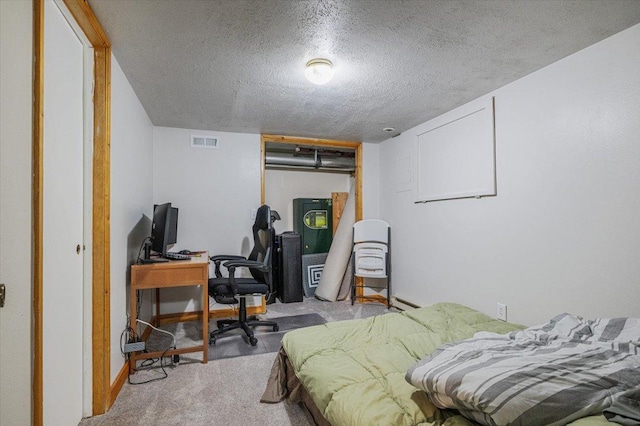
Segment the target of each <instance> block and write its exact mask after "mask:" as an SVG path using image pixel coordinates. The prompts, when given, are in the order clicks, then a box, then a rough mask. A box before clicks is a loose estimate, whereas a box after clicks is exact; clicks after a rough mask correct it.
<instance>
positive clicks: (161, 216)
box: [151, 203, 178, 256]
mask: <svg viewBox="0 0 640 426" xmlns="http://www.w3.org/2000/svg"><path fill="white" fill-rule="evenodd" d="M177 237H178V209H177V208H176V207H171V203H165V204H157V205H154V207H153V222H152V223H151V250H152V251H154V252H156V253H158V254H160V255H162V256H164V255H165V254H167V247H168V246H169V245H172V244H175V243H176V242H177Z"/></svg>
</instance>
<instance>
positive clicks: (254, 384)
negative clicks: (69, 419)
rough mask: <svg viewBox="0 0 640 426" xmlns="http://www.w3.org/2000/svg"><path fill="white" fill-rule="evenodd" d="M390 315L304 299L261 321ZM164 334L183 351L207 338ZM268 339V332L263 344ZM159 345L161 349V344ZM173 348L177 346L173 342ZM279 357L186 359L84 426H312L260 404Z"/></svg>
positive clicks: (281, 408)
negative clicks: (310, 316) (311, 316)
mask: <svg viewBox="0 0 640 426" xmlns="http://www.w3.org/2000/svg"><path fill="white" fill-rule="evenodd" d="M391 311H393V309H392V310H391ZM388 312H390V311H389V310H388V309H386V306H384V305H382V304H377V303H374V304H356V305H355V306H352V305H351V302H348V301H347V302H323V301H320V300H317V299H314V298H307V297H305V298H304V301H303V302H299V303H275V304H272V305H267V313H266V314H264V315H260V318H264V319H274V318H278V317H286V316H298V315H304V314H308V313H315V314H318V315H320V316H321V317H322V318H324V319H325V320H326V321H327V322H332V321H340V320H350V319H359V318H366V317H370V316H373V315H380V314H386V313H388ZM283 325H284V324H283ZM285 326H286V325H285ZM211 327H215V321H211V323H210V329H211ZM162 328H163V329H166V330H168V331H171V332H172V333H176V334H177V335H178V336H177V337H178V347H181V346H182V344H185V345H191V344H192V343H193V342H195V343H197V342H198V341H201V340H200V339H201V338H202V328H201V324H199V323H198V322H196V321H191V322H186V323H178V324H167V325H166V326H164V325H163V326H162ZM154 333H155V332H154ZM268 334H269V329H268V328H266V329H265V333H264V334H261V335H260V336H258V341H259V342H260V341H261V340H262V337H263V336H264V335H268ZM238 337H239V336H238ZM157 341H158V342H161V343H162V339H160V338H159V339H157ZM148 343H150V342H148ZM168 343H172V342H171V339H169V342H168ZM243 344H245V343H244V342H243ZM166 345H167V341H166V340H165V341H164V343H162V344H161V347H160V348H159V349H162V350H164V349H163V346H164V348H166ZM245 345H246V346H250V345H248V344H245ZM209 349H210V353H211V352H212V351H214V350H215V349H217V348H216V347H215V346H210V347H209ZM275 357H276V354H275V353H262V354H259V355H253V356H235V357H231V358H224V359H216V360H213V361H209V363H207V364H202V363H201V362H202V354H201V353H200V352H197V353H193V354H184V355H183V356H181V357H180V363H179V364H178V365H177V366H175V367H167V369H166V370H167V378H166V379H164V380H159V381H156V382H152V383H148V384H145V385H138V386H133V385H130V384H128V383H126V384H125V385H124V386H123V388H122V390H121V391H120V394H119V395H118V398H117V399H116V401H115V403H114V405H113V406H112V407H111V409H110V410H109V411H108V412H107V413H105V414H103V415H100V416H94V417H90V418H87V419H83V420H82V421H81V422H80V426H96V425H99V426H120V425H122V426H147V425H154V426H175V425H181V426H205V425H206V426H209V425H225V426H252V425H259V426H313V425H314V424H315V423H314V422H313V419H312V418H311V416H310V415H309V413H308V412H307V411H306V409H305V408H304V407H303V406H302V405H301V404H291V403H289V402H287V401H283V402H281V403H279V404H261V403H260V397H261V396H262V392H263V391H264V388H265V386H266V384H267V378H268V377H269V372H270V371H271V366H272V365H273V361H274V359H275ZM123 362H124V360H123ZM113 375H114V374H113V372H112V376H113ZM158 375H160V372H158V370H157V369H155V370H149V371H142V372H139V373H137V374H136V375H135V376H136V377H132V380H135V381H142V380H145V379H151V378H154V377H157V376H158Z"/></svg>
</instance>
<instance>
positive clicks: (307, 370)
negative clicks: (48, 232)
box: [262, 303, 640, 426]
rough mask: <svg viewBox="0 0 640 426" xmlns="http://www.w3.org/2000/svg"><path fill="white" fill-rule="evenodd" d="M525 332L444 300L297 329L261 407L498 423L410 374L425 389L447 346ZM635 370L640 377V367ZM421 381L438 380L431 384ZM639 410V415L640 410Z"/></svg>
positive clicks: (328, 417) (366, 421) (353, 421)
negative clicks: (294, 405)
mask: <svg viewBox="0 0 640 426" xmlns="http://www.w3.org/2000/svg"><path fill="white" fill-rule="evenodd" d="M523 329H524V328H523V327H522V326H519V325H516V324H511V323H507V322H503V321H498V320H494V319H492V318H490V317H488V316H486V315H484V314H481V313H479V312H477V311H475V310H473V309H470V308H468V307H465V306H462V305H458V304H453V303H440V304H436V305H432V306H430V307H425V308H420V309H415V310H410V311H405V312H402V313H389V314H385V315H379V316H376V317H371V318H367V319H361V320H349V321H339V322H333V323H328V324H324V325H321V326H314V327H309V328H305V329H299V330H294V331H291V332H289V333H287V334H285V336H284V337H283V340H282V347H281V349H280V352H279V353H278V355H277V357H276V359H275V361H274V364H273V367H272V371H271V375H270V377H269V380H268V384H267V387H266V390H265V392H264V394H263V397H262V402H270V403H277V402H279V401H282V400H284V399H285V398H286V399H288V400H289V401H291V402H303V403H304V404H305V406H306V407H307V408H308V409H309V411H310V413H311V415H312V416H313V418H314V420H315V422H316V423H317V424H319V425H333V426H339V425H447V426H449V425H450V426H455V425H474V424H478V423H477V422H480V423H484V424H500V421H501V420H500V419H498V421H497V422H493V419H491V418H489V419H486V418H484V419H481V418H477V417H473V416H470V415H469V414H468V413H467V412H465V411H464V410H462V411H460V410H459V408H460V407H456V408H458V409H452V408H448V407H446V405H443V404H442V403H441V402H442V401H441V400H439V399H438V398H437V394H432V393H428V392H429V391H431V390H432V389H429V388H427V387H426V386H423V387H424V389H422V388H421V387H420V386H416V385H415V384H416V383H414V384H412V383H410V382H411V381H412V374H422V376H420V377H421V378H416V377H417V376H416V377H413V378H414V379H415V380H416V382H417V383H418V385H419V384H420V381H421V380H423V378H424V377H426V376H424V374H425V371H421V369H422V370H424V367H425V365H426V364H428V363H429V362H431V361H434V362H435V361H437V360H439V359H440V358H442V354H443V353H447V352H446V351H445V352H443V350H442V349H443V348H449V349H450V350H458V349H461V348H459V347H458V346H456V345H458V344H463V343H464V344H467V342H468V341H469V340H473V338H474V335H476V333H478V332H487V333H480V334H478V335H476V337H478V336H480V337H485V338H488V339H494V338H495V336H500V335H501V336H516V335H518V333H523V332H525V333H527V331H526V330H525V331H523ZM573 337H574V338H575V336H573ZM578 337H579V338H584V336H583V335H580V336H578ZM600 337H601V336H600ZM498 340H499V339H498ZM638 340H640V336H638ZM454 342H455V343H454ZM483 344H484V343H483ZM501 344H504V342H501ZM516 346H517V344H516ZM452 348H453V349H452ZM462 349H464V348H462ZM635 350H637V346H636V349H635ZM435 358H437V359H435ZM454 358H455V356H454ZM631 359H632V361H633V362H637V361H638V360H640V355H638V354H635V355H633V354H631ZM447 361H450V359H448V360H447ZM632 365H635V364H632ZM638 366H640V364H638ZM447 368H448V367H447ZM463 368H466V367H463ZM430 371H431V370H430ZM632 371H634V368H632ZM635 371H637V372H640V368H635ZM426 374H428V372H427V373H426ZM636 380H637V382H636ZM631 382H632V383H631V385H629V384H626V385H624V386H626V388H628V389H625V390H629V391H630V392H634V391H635V390H634V389H633V385H636V386H637V391H638V392H640V378H635V377H632V378H631ZM422 383H423V384H427V383H429V384H430V383H432V382H431V381H430V380H426V379H425V381H424V382H422ZM445 387H446V386H445ZM456 392H457V390H456ZM638 395H639V394H636V393H625V397H626V398H627V399H626V401H627V405H626V406H624V407H623V411H624V410H628V409H629V407H631V411H633V410H634V407H635V406H634V404H635V402H636V399H635V398H636V397H637V396H638ZM441 399H446V398H441ZM471 399H473V398H471ZM432 401H436V403H437V405H439V406H440V408H439V407H438V406H436V404H434V402H432ZM629 401H630V402H629ZM476 402H477V401H476ZM465 403H466V402H465ZM482 404H483V401H480V405H482ZM639 404H640V402H639ZM637 408H638V410H639V412H640V405H639V406H637ZM601 411H602V410H601ZM601 411H600V412H598V413H587V415H585V412H581V413H579V414H578V415H574V417H575V418H576V420H575V421H574V420H573V419H571V421H564V422H561V423H559V424H572V425H574V426H596V425H604V424H611V423H609V422H608V420H607V418H606V417H605V416H604V415H603V413H602V412H601ZM463 414H464V415H463ZM591 414H595V415H591ZM605 414H606V413H605ZM465 415H466V417H465ZM576 416H577V417H576ZM578 417H580V418H578ZM610 417H611V416H610ZM492 422H493V423H492ZM620 423H622V424H637V423H623V422H620ZM514 424H517V422H514ZM520 424H527V423H526V422H524V423H520ZM529 424H531V423H529Z"/></svg>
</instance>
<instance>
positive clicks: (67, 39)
mask: <svg viewBox="0 0 640 426" xmlns="http://www.w3.org/2000/svg"><path fill="white" fill-rule="evenodd" d="M44 34H45V37H44V40H45V43H44V143H43V144H44V161H43V167H44V174H43V177H44V188H43V218H44V221H43V283H42V287H43V288H42V300H43V312H42V318H43V333H42V358H43V374H42V383H43V420H44V424H45V425H71V424H78V422H79V421H80V420H81V418H82V407H83V400H82V397H83V391H82V379H83V376H82V371H83V356H82V350H83V326H82V321H83V309H82V307H83V253H84V251H83V241H82V235H83V124H84V118H83V116H84V114H83V68H84V66H83V65H84V61H83V51H84V48H83V44H82V42H81V41H80V39H79V38H78V37H77V36H76V34H75V32H74V31H73V29H72V28H71V26H70V25H69V23H68V22H67V21H66V19H65V17H64V15H63V14H62V12H61V11H60V9H59V8H58V6H57V5H56V3H54V2H53V1H52V0H47V1H45V11H44Z"/></svg>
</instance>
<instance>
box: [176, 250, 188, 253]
mask: <svg viewBox="0 0 640 426" xmlns="http://www.w3.org/2000/svg"><path fill="white" fill-rule="evenodd" d="M178 253H180V254H191V250H180V251H179V252H178Z"/></svg>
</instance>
